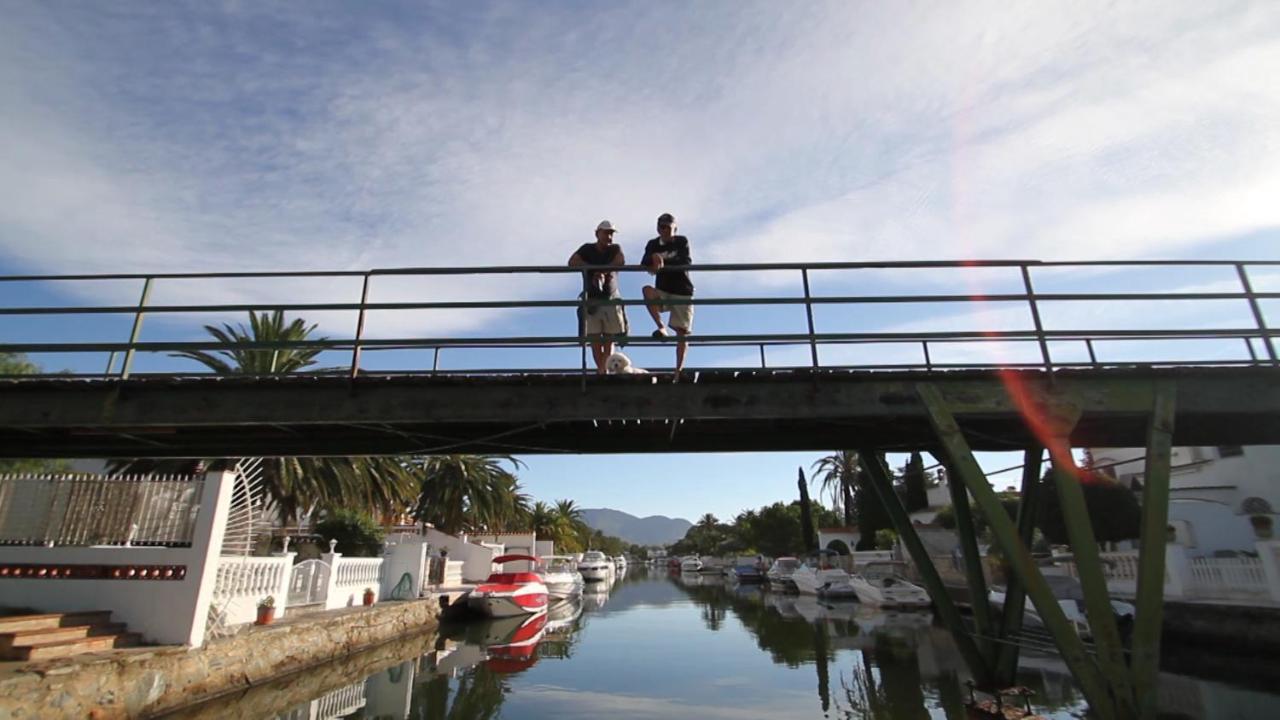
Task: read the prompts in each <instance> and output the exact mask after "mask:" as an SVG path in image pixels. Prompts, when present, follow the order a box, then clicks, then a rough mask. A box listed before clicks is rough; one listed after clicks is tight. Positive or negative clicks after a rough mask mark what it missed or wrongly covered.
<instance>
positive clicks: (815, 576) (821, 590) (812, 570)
mask: <svg viewBox="0 0 1280 720" xmlns="http://www.w3.org/2000/svg"><path fill="white" fill-rule="evenodd" d="M791 579H792V580H793V581H794V582H795V584H796V590H798V591H799V592H800V593H801V594H804V595H817V596H818V597H825V598H856V597H857V596H858V593H857V591H855V590H854V589H853V585H852V584H851V583H850V577H849V573H847V572H845V571H844V570H841V569H840V568H838V567H832V566H831V565H830V564H829V563H828V562H827V559H826V556H825V555H819V556H818V558H817V559H815V560H814V561H813V562H811V563H809V564H807V565H802V566H800V567H799V568H797V569H796V571H795V572H794V573H792V574H791Z"/></svg>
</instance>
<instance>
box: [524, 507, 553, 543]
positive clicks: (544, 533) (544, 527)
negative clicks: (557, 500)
mask: <svg viewBox="0 0 1280 720" xmlns="http://www.w3.org/2000/svg"><path fill="white" fill-rule="evenodd" d="M529 529H530V530H532V531H533V532H534V534H536V535H537V536H538V537H540V538H549V539H552V540H554V539H556V537H557V536H558V535H559V534H560V515H559V514H558V513H557V512H556V511H555V510H554V509H552V507H551V506H550V505H548V504H546V503H544V502H542V501H541V500H539V501H538V502H536V503H534V504H533V507H531V508H529Z"/></svg>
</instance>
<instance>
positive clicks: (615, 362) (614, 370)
mask: <svg viewBox="0 0 1280 720" xmlns="http://www.w3.org/2000/svg"><path fill="white" fill-rule="evenodd" d="M604 369H605V371H606V372H608V373H609V374H610V375H648V374H649V371H648V370H645V369H644V368H638V367H636V366H635V365H632V364H631V358H629V357H627V356H626V355H623V354H622V353H620V352H615V353H614V354H612V355H610V356H609V359H608V360H606V361H605V363H604Z"/></svg>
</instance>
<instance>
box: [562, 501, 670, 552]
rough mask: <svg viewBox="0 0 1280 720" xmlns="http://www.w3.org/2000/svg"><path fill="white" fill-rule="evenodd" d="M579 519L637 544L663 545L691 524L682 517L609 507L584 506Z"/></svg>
mask: <svg viewBox="0 0 1280 720" xmlns="http://www.w3.org/2000/svg"><path fill="white" fill-rule="evenodd" d="M582 520H583V522H585V523H586V524H587V525H590V526H591V527H592V528H595V529H596V530H599V531H600V532H602V533H604V534H605V535H612V536H614V537H617V538H622V539H623V540H626V541H627V542H629V543H635V544H636V545H666V544H667V543H673V542H675V541H677V540H679V539H680V538H682V537H684V534H685V533H686V532H688V531H689V528H691V527H693V523H691V522H689V521H688V520H685V519H684V518H669V517H665V516H663V515H650V516H649V517H642V518H641V517H636V516H635V515H631V514H629V513H624V512H622V511H621V510H612V509H610V508H585V509H583V511H582Z"/></svg>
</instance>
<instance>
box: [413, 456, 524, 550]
mask: <svg viewBox="0 0 1280 720" xmlns="http://www.w3.org/2000/svg"><path fill="white" fill-rule="evenodd" d="M414 462H415V465H416V468H417V472H418V475H419V476H420V477H421V479H422V484H421V487H420V489H419V492H418V502H417V505H416V506H415V507H414V510H413V516H414V518H415V519H416V520H418V521H419V522H429V523H431V524H433V525H435V526H436V527H437V528H438V529H440V530H441V531H443V532H447V533H450V534H457V533H460V532H464V531H475V530H484V531H490V532H493V531H500V530H504V529H506V528H513V527H516V526H517V525H519V524H523V521H524V518H525V517H526V515H527V513H528V502H529V498H528V496H527V495H525V494H524V493H522V492H521V491H520V482H519V481H518V480H517V479H516V476H515V474H514V471H515V470H518V469H520V468H521V467H523V465H524V464H523V463H521V462H520V461H519V460H517V459H516V458H514V457H511V456H510V455H429V456H426V457H424V458H418V459H415V461H414ZM504 462H506V463H509V464H510V465H511V470H508V469H507V468H505V467H503V463H504Z"/></svg>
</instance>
